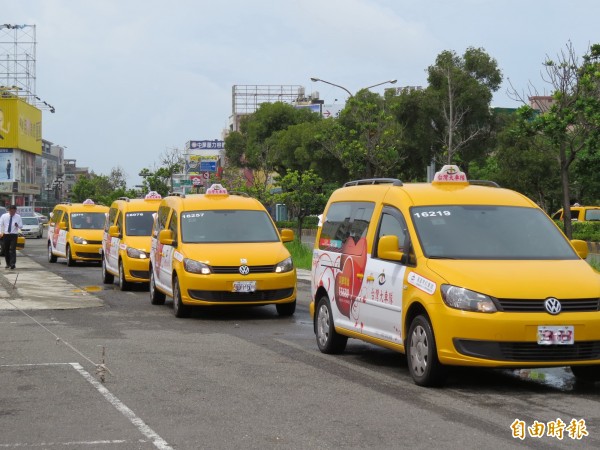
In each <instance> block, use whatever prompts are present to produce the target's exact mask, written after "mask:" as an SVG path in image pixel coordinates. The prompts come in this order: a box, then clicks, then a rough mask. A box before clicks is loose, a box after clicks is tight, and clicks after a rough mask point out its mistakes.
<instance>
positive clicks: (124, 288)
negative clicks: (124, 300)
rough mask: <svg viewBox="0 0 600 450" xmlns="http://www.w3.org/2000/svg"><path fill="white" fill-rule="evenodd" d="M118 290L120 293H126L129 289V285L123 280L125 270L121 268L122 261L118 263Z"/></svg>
mask: <svg viewBox="0 0 600 450" xmlns="http://www.w3.org/2000/svg"><path fill="white" fill-rule="evenodd" d="M119 289H121V290H122V291H128V290H129V289H131V283H129V281H127V280H126V279H125V269H124V268H123V261H121V262H119Z"/></svg>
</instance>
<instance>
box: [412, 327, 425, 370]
mask: <svg viewBox="0 0 600 450" xmlns="http://www.w3.org/2000/svg"><path fill="white" fill-rule="evenodd" d="M428 350H429V346H428V343H427V334H426V333H425V329H424V328H423V327H422V326H420V325H419V326H417V327H415V329H414V331H413V334H412V336H411V338H410V363H411V366H412V368H413V371H414V372H415V373H416V374H417V375H423V373H425V371H426V370H427V362H428V361H427V357H428V355H427V354H428Z"/></svg>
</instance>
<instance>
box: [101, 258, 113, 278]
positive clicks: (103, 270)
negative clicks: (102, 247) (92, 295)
mask: <svg viewBox="0 0 600 450" xmlns="http://www.w3.org/2000/svg"><path fill="white" fill-rule="evenodd" d="M114 281H115V276H114V275H113V274H112V273H109V272H108V270H106V261H105V260H104V256H102V282H103V283H104V284H113V283H114Z"/></svg>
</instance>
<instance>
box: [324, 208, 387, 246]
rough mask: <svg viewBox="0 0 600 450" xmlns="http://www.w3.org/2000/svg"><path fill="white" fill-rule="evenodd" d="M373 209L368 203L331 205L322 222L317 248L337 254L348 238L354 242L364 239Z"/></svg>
mask: <svg viewBox="0 0 600 450" xmlns="http://www.w3.org/2000/svg"><path fill="white" fill-rule="evenodd" d="M374 208H375V205H374V203H368V202H338V203H332V204H331V205H330V206H329V209H328V210H327V216H326V217H325V219H324V220H323V226H322V229H321V236H320V239H319V248H320V249H321V250H331V251H338V252H339V251H341V250H342V246H343V245H344V243H345V242H346V240H347V239H348V238H349V237H352V238H354V240H355V242H356V241H358V240H359V239H360V238H362V237H365V236H366V234H367V230H368V229H369V223H370V221H371V216H372V215H373V209H374Z"/></svg>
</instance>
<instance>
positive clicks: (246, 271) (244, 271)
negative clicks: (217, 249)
mask: <svg viewBox="0 0 600 450" xmlns="http://www.w3.org/2000/svg"><path fill="white" fill-rule="evenodd" d="M240 273H241V274H242V275H248V274H249V273H250V267H248V266H246V265H243V266H240ZM559 310H560V305H559Z"/></svg>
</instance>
